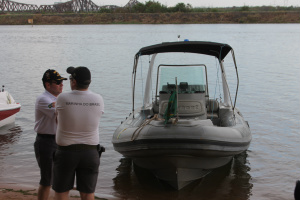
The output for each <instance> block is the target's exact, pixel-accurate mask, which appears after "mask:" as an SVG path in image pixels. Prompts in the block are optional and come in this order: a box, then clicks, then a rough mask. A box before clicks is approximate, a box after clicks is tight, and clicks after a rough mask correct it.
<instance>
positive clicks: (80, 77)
mask: <svg viewBox="0 0 300 200" xmlns="http://www.w3.org/2000/svg"><path fill="white" fill-rule="evenodd" d="M67 72H68V73H69V74H71V75H72V78H74V79H75V80H76V81H77V83H78V84H81V85H89V84H90V83H91V72H90V70H89V69H88V68H87V67H83V66H79V67H76V68H75V67H68V69H67Z"/></svg>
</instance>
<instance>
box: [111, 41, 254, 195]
mask: <svg viewBox="0 0 300 200" xmlns="http://www.w3.org/2000/svg"><path fill="white" fill-rule="evenodd" d="M229 52H231V55H232V58H233V61H232V63H233V64H232V66H234V67H233V69H234V71H235V72H236V77H237V81H236V82H237V86H236V93H235V98H234V103H233V102H232V100H231V96H230V90H229V86H228V83H227V78H226V74H225V64H224V63H225V62H224V59H225V57H227V55H228V54H229ZM169 53H170V54H172V55H175V57H179V54H180V53H184V54H188V53H189V54H192V55H193V56H200V54H201V56H203V55H204V56H205V57H207V56H210V58H211V56H213V57H214V58H215V60H216V61H217V62H216V63H215V64H216V65H217V67H218V70H220V73H221V77H220V79H221V81H220V85H221V86H220V88H221V89H220V91H221V90H222V92H221V93H222V98H219V99H216V98H210V96H209V91H208V88H209V87H208V75H207V74H208V71H209V67H207V66H208V65H207V64H205V63H194V62H195V59H193V60H192V61H186V60H185V59H181V61H182V62H184V63H185V62H186V64H161V63H156V62H155V61H156V58H157V57H158V55H160V56H161V55H162V56H165V55H166V54H169ZM143 56H147V57H149V68H148V74H147V78H146V84H145V87H144V89H143V91H144V95H143V100H142V106H141V107H140V108H138V109H135V98H136V96H137V95H136V91H135V90H136V87H137V86H136V83H137V81H138V80H137V79H138V78H137V76H139V75H137V73H138V72H137V70H138V65H139V64H138V63H139V59H140V58H141V57H143ZM170 60H171V62H172V61H173V60H172V59H170ZM174 60H176V59H174ZM226 61H227V59H226ZM197 62H198V61H197ZM209 64H210V63H209ZM155 69H156V70H155ZM153 72H156V75H155V74H154V73H153ZM153 74H154V75H153ZM238 85H239V77H238V71H237V66H236V61H235V56H234V51H233V49H232V48H231V46H229V45H227V44H222V43H214V42H200V41H183V42H168V43H162V44H157V45H152V46H148V47H144V48H141V49H140V50H139V51H138V52H137V53H136V55H135V59H134V65H133V75H132V92H133V96H132V100H133V106H132V113H130V115H129V117H127V118H126V120H125V121H124V122H122V123H121V125H120V126H119V127H118V128H117V129H116V131H115V132H114V135H113V138H112V143H113V146H114V149H115V150H116V151H117V152H119V153H120V154H122V155H123V156H124V157H128V158H131V159H132V161H133V162H134V164H136V165H137V166H139V167H142V168H145V169H148V170H151V171H152V172H153V174H154V175H155V176H156V177H157V178H158V179H160V180H163V181H165V182H167V183H169V184H170V185H171V186H173V187H174V188H175V189H178V190H179V189H181V188H183V187H184V186H186V185H188V184H189V183H191V182H192V181H194V180H197V179H200V178H201V177H203V176H205V175H206V174H208V173H209V172H210V171H211V170H213V169H215V168H218V167H221V166H224V165H226V164H227V163H229V162H230V161H231V160H232V158H233V156H235V155H237V154H240V153H242V152H244V151H246V150H247V149H248V147H249V145H250V142H251V139H252V136H251V131H250V128H249V125H248V122H247V121H245V120H244V118H243V116H242V114H241V112H240V111H239V110H238V109H237V108H236V107H235V105H236V99H237V91H238ZM152 88H153V89H152ZM153 94H154V95H153ZM151 95H152V97H151Z"/></svg>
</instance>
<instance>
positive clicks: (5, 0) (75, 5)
mask: <svg viewBox="0 0 300 200" xmlns="http://www.w3.org/2000/svg"><path fill="white" fill-rule="evenodd" d="M137 2H138V1H137V0H130V1H129V2H128V3H127V4H126V5H125V7H131V6H133V5H135V4H136V3H137ZM0 3H1V4H0V12H53V13H64V12H97V11H99V10H100V9H101V8H108V9H110V8H116V7H117V6H113V5H109V6H98V5H96V4H95V3H94V2H92V1H91V0H70V1H67V2H65V3H56V4H53V5H40V6H37V5H34V4H25V3H18V2H15V1H11V0H0Z"/></svg>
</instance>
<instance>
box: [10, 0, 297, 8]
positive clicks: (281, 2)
mask: <svg viewBox="0 0 300 200" xmlns="http://www.w3.org/2000/svg"><path fill="white" fill-rule="evenodd" d="M12 1H15V2H20V3H27V4H36V5H38V6H39V5H51V4H54V3H55V2H66V1H67V0H12ZM92 1H93V2H94V3H95V4H97V5H98V6H104V5H116V6H125V5H126V4H127V3H128V2H129V0H92ZM146 1H149V0H146ZM146 1H144V0H139V2H141V3H145V2H146ZM154 1H155V2H157V1H158V2H160V3H161V4H163V5H165V6H167V7H171V6H175V5H176V4H177V3H181V2H183V3H185V4H187V3H189V4H191V5H192V6H193V7H233V6H237V7H240V6H295V7H300V0H226V1H225V0H154Z"/></svg>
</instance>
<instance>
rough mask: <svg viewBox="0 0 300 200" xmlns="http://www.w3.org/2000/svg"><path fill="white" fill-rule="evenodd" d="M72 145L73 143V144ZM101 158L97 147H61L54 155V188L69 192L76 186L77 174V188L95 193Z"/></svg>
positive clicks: (57, 190)
mask: <svg viewBox="0 0 300 200" xmlns="http://www.w3.org/2000/svg"><path fill="white" fill-rule="evenodd" d="M71 146H72V145H71ZM99 165H100V158H99V154H98V150H97V149H78V150H64V149H59V148H58V150H57V151H56V153H55V157H54V174H53V175H54V176H53V190H54V191H56V192H59V193H61V192H67V191H69V190H71V189H73V187H74V180H75V176H76V187H77V190H78V191H80V192H83V193H94V192H95V188H96V184H97V179H98V169H99Z"/></svg>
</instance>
